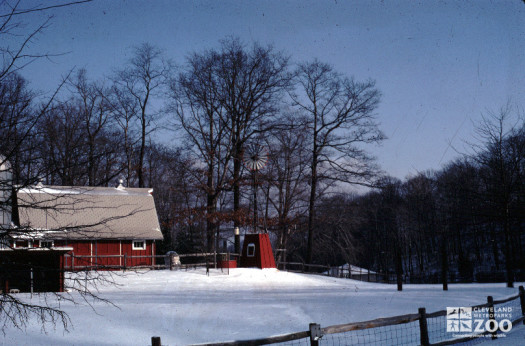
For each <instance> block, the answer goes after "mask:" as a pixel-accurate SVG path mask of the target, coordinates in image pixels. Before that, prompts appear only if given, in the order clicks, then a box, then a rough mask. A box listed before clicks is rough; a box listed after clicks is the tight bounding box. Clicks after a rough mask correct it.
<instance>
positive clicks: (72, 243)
mask: <svg viewBox="0 0 525 346" xmlns="http://www.w3.org/2000/svg"><path fill="white" fill-rule="evenodd" d="M152 192H153V190H151V189H145V188H125V187H123V186H122V185H119V186H118V187H116V188H108V187H76V186H42V185H40V186H35V187H32V188H24V189H20V190H19V191H18V192H17V196H16V197H17V198H16V204H17V205H16V208H15V212H14V213H13V221H14V222H15V224H17V226H19V229H20V230H21V231H20V232H19V233H18V234H17V233H16V232H13V233H11V234H13V236H12V238H13V239H12V245H13V247H15V248H20V247H29V248H33V247H47V248H61V247H71V248H73V250H72V251H71V252H70V253H69V255H70V256H66V258H65V268H66V269H71V270H81V269H84V268H95V267H98V268H99V269H111V268H112V267H114V268H116V267H134V266H142V265H144V266H149V265H154V264H155V257H154V256H155V255H156V247H155V241H157V240H162V239H163V236H162V233H161V231H160V226H159V221H158V217H157V211H156V209H155V203H154V200H153V196H152ZM27 230H29V231H27Z"/></svg>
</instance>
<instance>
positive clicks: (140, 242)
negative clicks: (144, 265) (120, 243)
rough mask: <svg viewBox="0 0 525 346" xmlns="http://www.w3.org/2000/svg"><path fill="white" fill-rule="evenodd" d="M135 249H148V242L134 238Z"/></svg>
mask: <svg viewBox="0 0 525 346" xmlns="http://www.w3.org/2000/svg"><path fill="white" fill-rule="evenodd" d="M133 250H146V242H145V241H144V240H133Z"/></svg>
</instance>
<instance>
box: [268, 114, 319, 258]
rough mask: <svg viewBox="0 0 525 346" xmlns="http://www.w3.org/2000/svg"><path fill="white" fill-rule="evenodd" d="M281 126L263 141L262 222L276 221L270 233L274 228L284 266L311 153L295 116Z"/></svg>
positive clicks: (304, 193) (300, 210) (304, 194)
mask: <svg viewBox="0 0 525 346" xmlns="http://www.w3.org/2000/svg"><path fill="white" fill-rule="evenodd" d="M280 124H281V126H280V127H279V128H275V129H273V130H272V131H271V132H270V133H269V135H268V136H267V137H266V140H265V142H266V146H267V147H268V149H269V160H268V166H267V168H266V171H265V172H264V173H263V174H262V175H263V177H262V182H263V185H265V186H263V191H265V195H266V211H265V219H276V221H274V222H273V223H272V225H271V226H273V227H270V229H271V228H275V233H276V234H277V248H278V249H280V250H281V251H280V252H279V253H278V254H277V260H278V262H285V261H286V258H285V257H286V254H287V253H288V251H287V247H288V246H287V245H288V239H289V236H290V234H291V232H293V231H294V230H295V229H296V227H297V224H298V223H299V220H300V219H301V218H302V216H303V215H304V211H305V210H306V204H305V202H306V201H307V199H308V198H307V195H308V194H307V187H306V186H307V171H308V165H309V162H310V159H309V155H310V151H309V145H308V144H309V143H308V138H307V136H306V131H305V127H304V124H302V123H301V122H300V121H298V120H297V119H295V116H294V115H288V116H285V117H282V118H281V120H280ZM269 206H271V207H272V209H271V211H269ZM266 223H269V221H266ZM283 250H284V251H283Z"/></svg>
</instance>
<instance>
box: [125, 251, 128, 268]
mask: <svg viewBox="0 0 525 346" xmlns="http://www.w3.org/2000/svg"><path fill="white" fill-rule="evenodd" d="M127 267H128V253H127V252H126V253H125V254H124V271H126V268H127Z"/></svg>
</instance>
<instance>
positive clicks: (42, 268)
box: [0, 247, 72, 293]
mask: <svg viewBox="0 0 525 346" xmlns="http://www.w3.org/2000/svg"><path fill="white" fill-rule="evenodd" d="M71 250H72V248H67V247H64V248H58V249H47V248H44V249H42V248H25V249H0V290H2V291H4V292H7V293H9V292H11V291H13V290H14V291H15V292H17V291H18V292H64V265H65V260H64V255H65V254H66V253H67V252H69V251H71Z"/></svg>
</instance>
